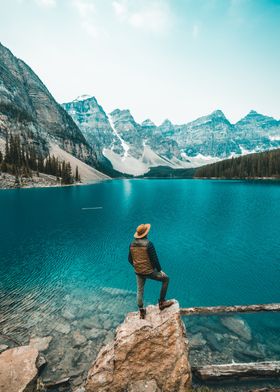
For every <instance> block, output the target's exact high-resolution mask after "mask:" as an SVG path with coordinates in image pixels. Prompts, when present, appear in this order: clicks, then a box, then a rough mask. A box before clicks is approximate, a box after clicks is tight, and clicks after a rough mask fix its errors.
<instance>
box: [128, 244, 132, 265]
mask: <svg viewBox="0 0 280 392" xmlns="http://www.w3.org/2000/svg"><path fill="white" fill-rule="evenodd" d="M128 262H129V263H130V264H131V265H133V260H132V254H131V250H130V247H129V252H128Z"/></svg>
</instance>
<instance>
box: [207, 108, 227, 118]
mask: <svg viewBox="0 0 280 392" xmlns="http://www.w3.org/2000/svg"><path fill="white" fill-rule="evenodd" d="M209 117H212V118H224V119H226V116H225V115H224V113H223V111H222V110H220V109H218V110H214V112H212V113H211V114H210V116H209Z"/></svg>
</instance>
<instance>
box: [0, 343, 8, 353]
mask: <svg viewBox="0 0 280 392" xmlns="http://www.w3.org/2000/svg"><path fill="white" fill-rule="evenodd" d="M8 348H9V346H7V345H6V344H0V353H2V352H3V351H5V350H7V349H8Z"/></svg>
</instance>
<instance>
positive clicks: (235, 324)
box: [221, 317, 252, 341]
mask: <svg viewBox="0 0 280 392" xmlns="http://www.w3.org/2000/svg"><path fill="white" fill-rule="evenodd" d="M221 322H222V324H223V325H224V326H225V327H226V328H228V329H229V330H230V331H232V332H234V333H235V334H236V335H238V336H240V337H241V338H242V339H244V340H246V341H249V340H251V339H252V334H251V330H250V328H249V326H248V325H247V323H245V321H244V320H242V319H240V318H236V317H223V318H222V319H221Z"/></svg>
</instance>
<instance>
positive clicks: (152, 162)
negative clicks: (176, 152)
mask: <svg viewBox="0 0 280 392" xmlns="http://www.w3.org/2000/svg"><path fill="white" fill-rule="evenodd" d="M141 161H142V162H143V163H145V164H146V165H148V166H149V167H156V166H169V167H172V168H175V166H176V165H174V164H173V163H172V162H171V161H170V160H169V159H167V158H164V157H161V156H159V155H158V154H156V153H155V152H154V151H153V150H152V149H151V148H150V147H149V146H147V145H144V151H143V155H142V158H141Z"/></svg>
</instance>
